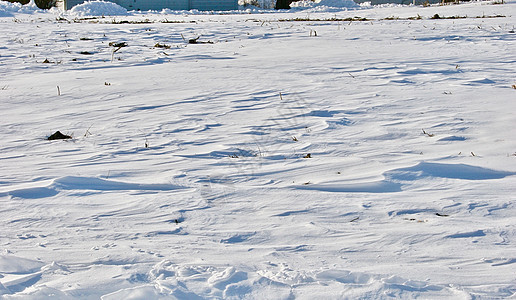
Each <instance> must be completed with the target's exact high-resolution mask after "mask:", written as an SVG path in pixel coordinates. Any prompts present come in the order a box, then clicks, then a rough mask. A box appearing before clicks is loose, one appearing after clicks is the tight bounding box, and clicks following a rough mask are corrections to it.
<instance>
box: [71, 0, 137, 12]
mask: <svg viewBox="0 0 516 300" xmlns="http://www.w3.org/2000/svg"><path fill="white" fill-rule="evenodd" d="M70 13H71V14H73V15H77V16H125V15H127V9H125V8H123V7H122V6H120V5H118V4H116V3H113V2H105V1H89V2H84V3H83V4H79V5H77V6H74V7H73V8H72V9H71V10H70Z"/></svg>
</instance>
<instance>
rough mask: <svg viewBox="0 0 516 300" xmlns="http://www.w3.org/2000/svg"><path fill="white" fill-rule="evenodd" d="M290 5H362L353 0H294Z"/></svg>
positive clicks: (345, 6) (322, 6)
mask: <svg viewBox="0 0 516 300" xmlns="http://www.w3.org/2000/svg"><path fill="white" fill-rule="evenodd" d="M290 7H292V8H296V7H304V8H319V9H321V8H327V7H331V8H357V7H360V6H359V5H358V4H356V3H355V2H354V1H353V0H320V1H318V2H313V1H309V0H304V1H297V2H292V4H290Z"/></svg>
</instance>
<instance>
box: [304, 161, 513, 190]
mask: <svg viewBox="0 0 516 300" xmlns="http://www.w3.org/2000/svg"><path fill="white" fill-rule="evenodd" d="M512 175H516V173H512V172H505V171H496V170H490V169H485V168H480V167H474V166H469V165H465V164H439V163H427V162H421V163H419V164H418V165H416V166H414V167H410V168H402V169H396V170H390V171H388V172H386V173H384V177H385V179H384V180H381V181H374V182H367V183H356V184H346V183H339V184H312V185H305V186H300V188H303V189H309V190H320V191H327V192H343V193H353V192H362V193H392V192H400V191H402V189H403V186H404V185H406V184H410V183H413V182H414V181H416V180H417V179H418V178H424V177H436V178H450V179H463V180H489V179H501V178H504V177H506V176H512Z"/></svg>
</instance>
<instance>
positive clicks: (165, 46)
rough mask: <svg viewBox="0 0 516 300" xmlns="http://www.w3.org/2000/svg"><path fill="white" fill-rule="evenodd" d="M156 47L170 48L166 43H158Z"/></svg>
mask: <svg viewBox="0 0 516 300" xmlns="http://www.w3.org/2000/svg"><path fill="white" fill-rule="evenodd" d="M154 48H163V49H170V46H169V45H166V44H160V43H156V45H154Z"/></svg>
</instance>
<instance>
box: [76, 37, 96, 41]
mask: <svg viewBox="0 0 516 300" xmlns="http://www.w3.org/2000/svg"><path fill="white" fill-rule="evenodd" d="M79 40H81V41H93V39H92V38H87V37H83V38H80V39H79Z"/></svg>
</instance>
